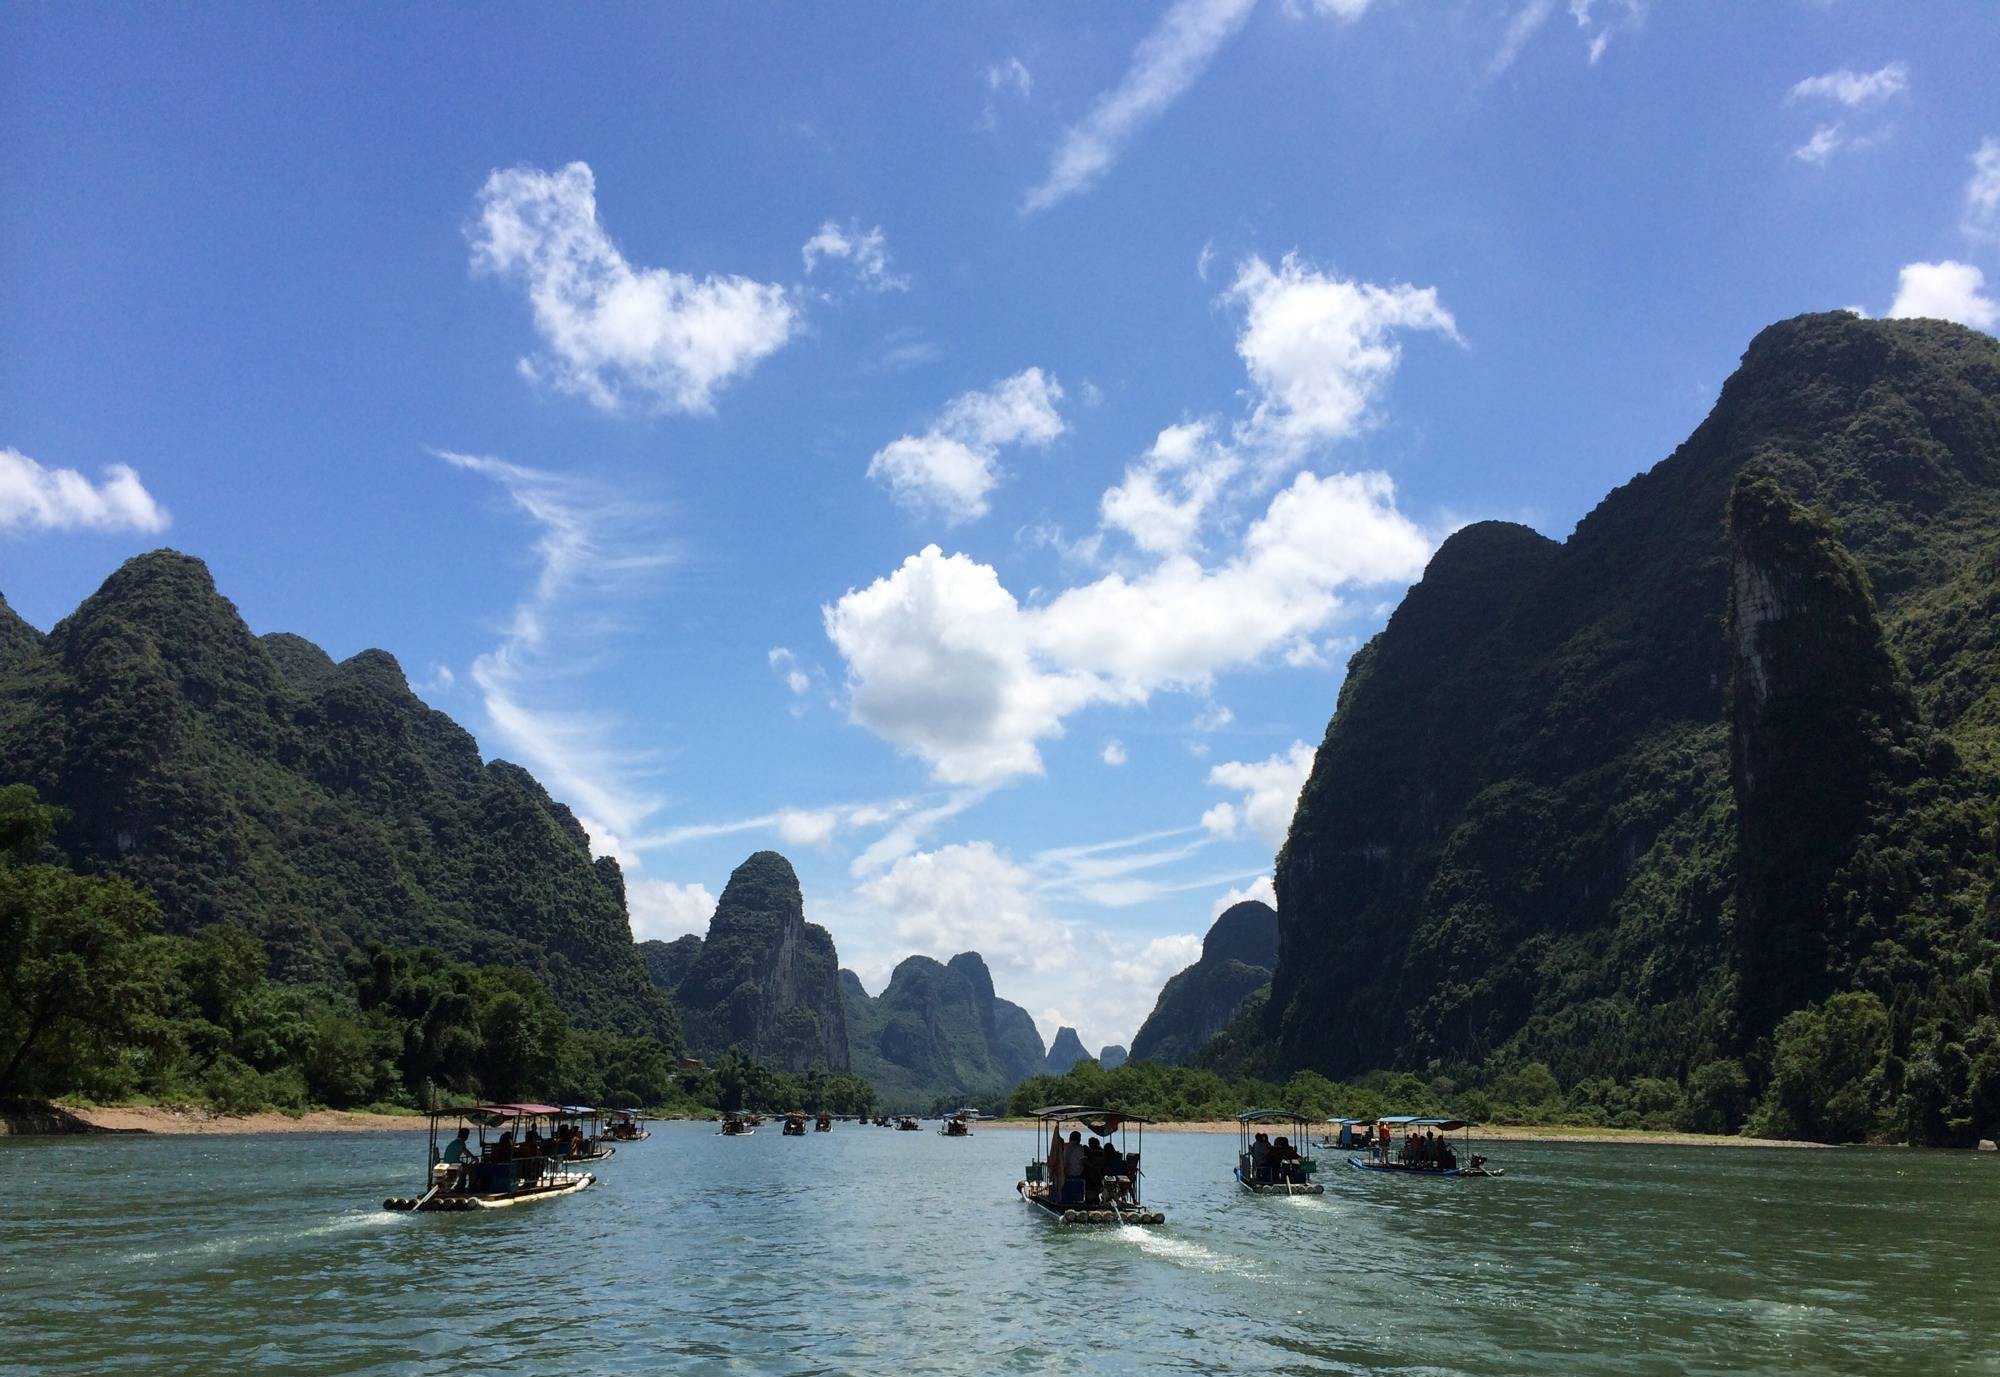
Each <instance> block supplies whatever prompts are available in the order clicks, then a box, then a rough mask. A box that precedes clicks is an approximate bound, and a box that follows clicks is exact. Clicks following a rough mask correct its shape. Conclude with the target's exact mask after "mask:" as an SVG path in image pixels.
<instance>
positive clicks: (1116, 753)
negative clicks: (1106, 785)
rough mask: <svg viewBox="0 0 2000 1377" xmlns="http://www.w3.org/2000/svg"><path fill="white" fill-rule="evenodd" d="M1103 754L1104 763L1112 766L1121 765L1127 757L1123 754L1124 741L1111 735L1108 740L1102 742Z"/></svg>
mask: <svg viewBox="0 0 2000 1377" xmlns="http://www.w3.org/2000/svg"><path fill="white" fill-rule="evenodd" d="M1103 756H1104V763H1105V764H1106V765H1111V766H1114V767H1115V766H1119V765H1123V764H1124V763H1125V761H1126V760H1127V759H1128V757H1127V756H1126V754H1125V743H1124V742H1122V741H1120V740H1119V739H1118V738H1117V737H1115V736H1114V737H1112V738H1111V739H1110V740H1109V741H1107V742H1105V743H1104V751H1103Z"/></svg>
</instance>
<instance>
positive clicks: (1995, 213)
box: [1958, 138, 2000, 243]
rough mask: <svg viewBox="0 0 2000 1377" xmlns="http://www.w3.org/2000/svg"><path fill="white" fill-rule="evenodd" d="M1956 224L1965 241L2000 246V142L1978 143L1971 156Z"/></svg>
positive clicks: (1994, 139)
mask: <svg viewBox="0 0 2000 1377" xmlns="http://www.w3.org/2000/svg"><path fill="white" fill-rule="evenodd" d="M1958 224H1959V228H1960V229H1961V230H1963V231H1964V232H1965V234H1966V236H1967V237H1968V238H1972V239H1982V240H1988V241H1992V242H1996V243H2000V138H1988V139H1982V140H1980V143H1979V147H1978V148H1977V149H1976V150H1974V152H1973V154H1972V176H1971V177H1970V178H1969V179H1967V181H1966V183H1965V207H1964V210H1963V212H1962V213H1961V215H1960V216H1959V222H1958Z"/></svg>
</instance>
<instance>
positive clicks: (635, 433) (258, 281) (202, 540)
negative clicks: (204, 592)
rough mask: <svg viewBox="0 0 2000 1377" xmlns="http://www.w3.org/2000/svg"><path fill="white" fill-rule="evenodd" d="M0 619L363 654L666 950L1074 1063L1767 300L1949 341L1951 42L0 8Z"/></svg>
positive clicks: (1644, 19) (1395, 12) (1811, 17)
mask: <svg viewBox="0 0 2000 1377" xmlns="http://www.w3.org/2000/svg"><path fill="white" fill-rule="evenodd" d="M0 25H4V27H5V30H6V32H7V35H8V37H7V41H6V42H5V43H4V44H0V592H4V594H5V595H6V597H7V598H8V600H9V601H10V602H11V603H12V605H13V606H14V607H15V608H16V610H17V611H19V612H20V613H21V614H22V615H23V616H25V617H27V618H28V619H29V620H30V621H31V622H33V623H34V624H35V625H37V626H39V627H41V628H43V629H44V630H46V629H48V628H49V627H50V626H52V625H53V624H54V623H55V622H56V621H57V620H59V619H60V618H61V617H62V616H64V615H65V614H66V613H68V612H69V611H70V610H71V609H72V608H74V607H75V605H76V604H77V603H78V602H79V601H80V600H81V599H83V598H84V597H86V596H87V595H88V594H89V593H90V592H91V591H92V590H93V589H95V588H96V587H97V585H98V584H99V583H100V582H102V580H103V579H104V578H105V577H106V576H107V575H108V574H109V573H110V572H111V571H112V570H113V569H115V568H116V567H117V565H118V564H119V563H120V562H121V561H122V560H124V559H126V558H128V557H130V556H132V555H134V554H137V553H139V552H142V551H145V550H148V549H153V548H158V547H160V546H171V547H173V548H176V549H180V550H184V551H187V552H189V553H191V554H195V555H198V556H200V557H201V558H203V559H204V560H206V561H207V563H208V565H209V567H210V569H211V570H212V571H213V573H214V576H215V579H216V582H217V584H218V586H219V587H220V589H221V591H222V592H223V593H224V594H225V595H226V596H228V597H229V598H231V599H232V600H233V601H234V602H235V604H236V605H237V607H238V608H239V609H240V610H241V612H242V614H243V616H244V617H245V619H246V620H247V621H248V622H249V624H250V626H251V627H252V629H253V630H255V631H257V632H259V633H263V632H270V631H280V630H283V631H291V632H296V633H299V634H301V635H304V636H307V637H309V638H310V639H312V640H314V641H316V642H318V643H319V644H320V645H322V646H324V647H326V648H327V650H328V651H330V652H331V653H332V654H334V655H335V656H336V657H345V656H348V655H352V654H354V653H356V652H358V651H360V650H363V649H366V648H369V647H380V648H383V649H386V650H388V651H390V652H391V653H393V654H394V655H395V656H396V657H397V658H398V660H399V661H400V662H401V663H402V665H403V667H404V669H405V671H406V672H407V673H408V675H409V678H410V680H411V683H412V686H413V687H414V688H415V689H416V691H417V692H418V693H420V694H421V695H422V696H423V697H424V698H425V699H426V700H427V701H429V702H430V703H431V704H433V705H434V706H436V707H437V708H439V709H441V710H442V711H444V712H447V713H449V714H451V715H452V716H453V717H454V718H456V719H457V720H458V721H459V722H461V723H463V724H464V725H465V726H466V727H468V728H469V729H470V730H472V731H473V732H474V733H475V734H476V735H477V737H478V738H479V742H480V745H481V748H482V750H483V751H484V752H485V753H486V754H487V755H488V756H489V757H500V758H506V759H510V760H515V761H518V762H520V763H522V764H524V765H526V766H528V767H529V768H530V769H531V770H533V771H534V772H535V773H536V774H537V775H538V777H540V778H541V780H542V781H543V782H544V783H545V784H546V785H547V786H548V787H549V789H550V790H551V792H552V793H553V794H555V795H556V796H557V797H558V798H560V799H562V800H564V801H565V802H567V803H569V804H570V805H571V806H572V807H573V808H574V810H575V811H576V812H577V813H578V815H579V816H580V817H581V818H583V819H584V821H585V826H586V827H587V829H588V830H589V832H590V834H591V836H592V839H593V844H594V845H595V846H596V847H597V848H598V850H599V851H600V852H604V853H609V854H614V855H616V856H617V857H618V858H619V859H620V861H621V862H622V863H623V864H624V866H625V869H626V873H627V877H628V885H629V891H630V895H631V901H632V915H633V927H634V930H635V933H636V934H637V935H638V936H639V937H641V938H646V937H671V936H675V935H677V934H679V933H682V932H689V931H701V930H703V929H704V928H705V926H706V923H707V919H708V916H709V914H710V912H711V911H712V909H713V906H714V900H715V896H716V895H717V894H719V893H720V892H721V890H722V887H723V885H724V883H725V882H726V880H727V878H728V875H729V872H730V871H731V869H732V868H733V867H734V866H735V865H737V864H738V863H739V862H740V861H741V860H742V859H743V858H744V857H745V856H747V855H748V854H750V853H751V852H752V851H755V850H759V849H763V848H775V849H778V850H781V851H783V852H784V853H785V854H786V855H787V856H788V857H790V858H791V860H792V862H793V863H794V865H795V866H796V867H797V869H798V872H799V875H800V879H801V881H802V883H803V885H804V888H805V895H806V910H807V917H808V918H809V919H811V920H813V921H816V922H820V923H823V924H825V925H826V926H827V927H828V928H830V929H831V931H832V933H833V935H834V939H835V941H836V944H837V945H838V948H839V951H840V954H841V958H842V962H843V964H845V965H847V966H849V967H851V968H853V969H854V970H856V971H857V972H858V973H859V974H860V975H861V976H862V978H863V980H864V982H865V983H866V984H867V986H868V987H869V988H870V989H871V990H874V991H877V992H879V991H880V990H881V988H882V987H883V985H884V983H885V982H886V979H887V976H888V973H889V971H890V970H891V969H892V968H893V967H894V965H895V963H896V962H897V961H899V960H900V959H902V958H903V957H904V956H907V955H909V954H911V953H913V952H921V953H925V954H928V955H931V956H934V957H938V958H940V959H943V958H946V957H949V956H951V955H952V954H954V953H956V952H958V951H962V950H978V951H980V952H982V953H983V954H984V955H985V957H986V958H987V961H988V963H989V964H990V965H991V966H992V968H993V971H994V976H995V981H996V984H997V986H998V988H999V991H1000V993H1001V994H1002V995H1004V996H1006V997H1008V998H1011V999H1014V1000H1015V1001H1016V1002H1018V1003H1020V1004H1022V1005H1023V1006H1025V1007H1026V1008H1027V1009H1028V1010H1029V1012H1030V1013H1032V1014H1033V1015H1034V1016H1035V1018H1036V1021H1037V1022H1038V1024H1039V1025H1040V1027H1041V1029H1042V1033H1043V1036H1044V1037H1045V1038H1050V1037H1053V1035H1054V1033H1055V1031H1056V1029H1057V1027H1058V1026H1060V1025H1062V1024H1072V1025H1074V1026H1076V1027H1077V1028H1078V1029H1079V1030H1080V1031H1081V1033H1082V1036H1083V1039H1084V1042H1085V1043H1086V1045H1087V1046H1089V1047H1091V1048H1093V1049H1095V1048H1097V1047H1098V1046H1100V1045H1103V1044H1106V1043H1114V1042H1116V1043H1127V1042H1129V1041H1130V1039H1131V1036H1132V1034H1133V1033H1134V1032H1135V1031H1136V1029H1137V1027H1138V1025H1139V1023H1140V1022H1141V1021H1142V1020H1143V1019H1144V1017H1145V1015H1146V1013H1147V1011H1148V1010H1149V1009H1150V1008H1151V1006H1152V1002H1153V999H1154V996H1155V995H1156V993H1157V991H1158V989H1159V986H1160V984H1161V983H1162V981H1163V980H1164V979H1165V978H1166V977H1168V976H1169V975H1171V974H1172V973H1173V972H1174V971H1176V970H1178V969H1180V968H1181V967H1182V966H1184V965H1186V964H1187V963H1188V962H1190V961H1191V960H1193V959H1194V957H1195V956H1196V955H1197V954H1198V952H1199V945H1200V937H1201V934H1202V933H1203V932H1204V931H1205V930H1206V928H1207V926H1208V924H1209V922H1210V921H1211V920H1212V918H1213V916H1214V915H1215V914H1216V913H1217V912H1219V911H1220V909H1221V908H1222V907H1223V906H1224V905H1226V904H1227V903H1229V902H1232V901H1233V900H1234V899H1236V898H1240V897H1243V896H1245V895H1261V896H1263V897H1267V898H1268V897H1270V878H1269V877H1270V874H1271V865H1272V857H1273V855H1274V852H1275V850H1276V848H1277V846H1278V844H1279V843H1280V842H1281V841H1282V839H1283V834H1284V831H1285V828H1286V825H1287V823H1288V822H1289V819H1290V815H1291V811H1292V807H1293V804H1294V802H1295V801H1296V798H1297V793H1298V789H1299V786H1300V784H1301V783H1302V782H1303V780H1304V778H1305V776H1306V773H1307V772H1308V771H1309V770H1310V768H1311V763H1312V755H1313V749H1314V747H1315V746H1316V744H1317V743H1318V742H1319V741H1320V740H1321V738H1322V737H1323V735H1324V733H1325V731H1326V728H1327V722H1328V719H1329V717H1330V715H1331V713H1332V711H1333V707H1334V701H1335V697H1336V695H1337V693H1338V691H1339V686H1340V682H1341V678H1342V675H1343V673H1344V669H1345V665H1346V662H1347V659H1348V657H1349V656H1350V655H1351V654H1352V653H1353V652H1354V651H1355V650H1356V649H1357V648H1358V647H1359V646H1360V645H1361V644H1362V643H1363V642H1365V641H1366V640H1367V638H1368V637H1369V636H1371V635H1372V634H1374V633H1375V632H1376V631H1378V630H1379V629H1380V628H1381V627H1382V625H1383V623H1384V622H1385V620H1386V619H1387V617H1388V615H1389V613H1390V612H1391V611H1392V610H1393V608H1394V606H1395V604H1396V602H1397V600H1398V599H1399V598H1400V596H1401V594H1402V592H1403V591H1404V590H1405V589H1406V588H1407V587H1408V586H1409V585H1410V584H1411V583H1412V582H1413V581H1414V580H1415V579H1416V578H1417V577H1419V576H1420V574H1421V572H1422V570H1423V567H1424V564H1425V562H1426V560H1427V559H1428V557H1429V555H1430V554H1431V552H1432V551H1434V550H1435V549H1436V547H1437V545H1438V543H1439V542H1440V541H1442V540H1443V539H1444V538H1445V537H1446V536H1448V535H1449V534H1450V532H1451V531H1452V530H1454V529H1456V528H1457V527H1459V526H1461V525H1463V524H1465V523H1467V522H1469V521H1474V520H1482V519H1503V520H1511V521H1519V522H1524V523H1526V524H1528V525H1531V526H1533V527H1535V528H1536V529H1537V530H1540V531H1542V532H1544V533H1546V534H1548V535H1550V536H1553V537H1556V538H1562V537H1564V536H1566V535H1567V534H1568V533H1569V531H1570V530H1571V529H1572V528H1573V527H1574V525H1575V523H1576V521H1577V520H1578V519H1579V518H1580V517H1582V516H1583V515H1584V514H1586V513H1587V512H1588V511H1589V510H1590V509H1591V508H1592V507H1593V506H1594V505H1595V504H1596V503H1597V502H1598V500H1599V499H1600V498H1601V497H1602V496H1603V495H1604V493H1605V492H1606V491H1607V490H1609V489H1610V488H1611V487H1613V486H1615V485H1617V484H1618V483H1621V482H1623V481H1625V480H1626V479H1628V478H1629V477H1631V476H1632V475H1633V474H1634V473H1637V472H1639V471H1642V470H1644V469H1646V468H1648V467H1650V466H1651V465H1652V464H1654V463H1655V462H1657V461H1658V460H1660V459H1661V458H1663V457H1665V456H1666V455H1667V454H1668V453H1670V452H1671V451H1672V449H1673V448H1674V446H1675V445H1677V444H1678V443H1679V442H1680V441H1681V440H1683V439H1684V438H1686V436H1687V435H1688V433H1689V432H1690V431H1691V430H1692V429H1693V428H1694V427H1695V426H1696V425H1697V424H1698V423H1699V422H1700V420H1701V419H1702V417H1703V416H1704V415H1705V414H1706V412H1707V410H1708V409H1709V407H1710V406H1711V405H1712V404H1713V402H1714V399H1715V396H1716V393H1717V390H1718V389H1719V387H1720V385H1721V383H1722V382H1723V380H1724V379H1725V378H1726V377H1727V376H1728V374H1729V372H1730V371H1731V369H1732V368H1733V367H1734V366H1735V363H1736V360H1737V359H1738V358H1739V356H1740V355H1741V353H1742V351H1743V350H1744V348H1745V347H1746V346H1747V344H1748V343H1749V341H1750V339H1751V338H1752V336H1753V335H1755V334H1756V332H1757V331H1758V330H1759V329H1761V328H1762V327H1764V326H1765V325H1768V324H1770V323H1771V322H1773V321H1776V320H1780V319H1783V318H1785V317H1788V316H1791V315H1795V314H1798V313H1800V312H1803V311H1811V310H1830V309H1843V308H1845V309H1853V310H1857V311H1861V312H1865V313H1867V314H1871V315H1890V314H1895V315H1942V316H1946V317H1949V318H1952V319H1956V320H1960V321H1962V322H1964V323H1966V324H1969V325H1973V326H1975V327H1978V328H1982V329H1986V330H1989V331H1991V330H1993V329H1994V328H1995V326H1996V323H2000V79H1996V78H2000V9H1996V8H1994V7H1990V6H1983V5H1971V4H1964V5H1944V4H1940V5H1934V6H1908V7H1906V6H1900V5H1884V4H1874V5H1871V4H1862V3H1857V0H1771V2H1770V3H1766V4H1758V5H1734V6H1714V5H1692V4H1686V3H1670V2H1669V0H1658V2H1657V3H1647V2H1646V0H1563V2H1562V3H1557V0H1492V2H1490V3H1488V2H1485V0H1288V2H1285V0H1178V3H1172V4H1168V5H1162V6H1141V5H1121V6H1074V5H1061V4H1040V5H1021V6H1004V5H996V4H979V5H971V6H951V7H945V6H909V7H903V8H900V9H899V8H894V7H890V6H863V7H854V6H810V7H808V6H798V5H782V6H781V5H770V4H746V5H733V6H719V7H693V6H652V7H642V6H593V7H560V8H555V9H551V8H548V7H530V6H516V5H497V6H483V7H479V8H478V9H477V10H474V9H472V8H469V7H445V6H410V7H389V6H375V7H324V8H310V7H299V6H251V5H243V4H232V5H211V6H198V7H165V6H138V5H101V6H73V5H22V4H17V3H5V4H4V5H0Z"/></svg>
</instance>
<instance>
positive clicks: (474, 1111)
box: [431, 1104, 563, 1124]
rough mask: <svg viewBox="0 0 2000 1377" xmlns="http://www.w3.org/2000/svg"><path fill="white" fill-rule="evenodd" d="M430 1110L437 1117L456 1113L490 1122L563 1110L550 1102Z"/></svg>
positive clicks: (460, 1115)
mask: <svg viewBox="0 0 2000 1377" xmlns="http://www.w3.org/2000/svg"><path fill="white" fill-rule="evenodd" d="M431 1112H432V1114H433V1115H435V1116H436V1117H438V1118H443V1117H445V1116H446V1115H450V1114H456V1115H457V1116H458V1117H459V1118H461V1119H471V1120H473V1121H474V1122H476V1123H482V1124H492V1123H500V1122H502V1121H504V1120H508V1119H532V1118H536V1117H538V1116H540V1115H543V1114H560V1113H562V1112H563V1111H562V1110H560V1109H558V1108H557V1107H556V1106H554V1105H552V1104H469V1105H465V1106H463V1107H461V1108H458V1109H436V1110H432V1111H431Z"/></svg>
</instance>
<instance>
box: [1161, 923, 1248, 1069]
mask: <svg viewBox="0 0 2000 1377" xmlns="http://www.w3.org/2000/svg"><path fill="white" fill-rule="evenodd" d="M1277 961H1278V915H1277V912H1276V910H1274V909H1273V908H1272V907H1271V906H1270V905H1269V904H1267V903H1264V902H1263V901H1262V900H1258V899H1246V900H1245V901H1244V902H1242V903H1240V904H1233V905H1231V906H1230V907H1229V908H1228V909H1227V910H1225V911H1224V912H1223V913H1222V914H1221V915H1220V916H1218V917H1217V918H1216V920H1215V922H1214V924H1213V925H1211V926H1210V928H1209V930H1208V936H1207V937H1205V938H1203V939H1202V944H1201V959H1200V960H1199V961H1196V962H1195V963H1194V964H1193V965H1192V966H1189V967H1188V968H1187V969H1186V970H1184V971H1182V972H1181V973H1180V974H1179V975H1176V976H1174V977H1173V978H1172V979H1171V980H1169V981H1167V983H1166V986H1165V987H1164V988H1163V989H1161V991H1160V997H1159V998H1158V999H1157V1000H1156V1001H1154V1004H1153V1012H1152V1013H1151V1014H1149V1015H1147V1017H1146V1022H1145V1023H1144V1024H1143V1025H1141V1027H1140V1029H1139V1032H1138V1035H1137V1036H1136V1037H1134V1038H1133V1039H1132V1060H1134V1061H1156V1062H1161V1063H1164V1064H1167V1065H1178V1064H1180V1063H1183V1062H1187V1061H1190V1060H1192V1059H1193V1058H1194V1055H1195V1054H1196V1053H1197V1052H1199V1051H1201V1049H1202V1048H1203V1047H1205V1046H1207V1045H1208V1041H1209V1039H1211V1038H1213V1037H1214V1036H1215V1035H1216V1034H1217V1033H1219V1032H1221V1031H1222V1029H1223V1027H1224V1026H1225V1025H1226V1024H1228V1022H1229V1020H1230V1019H1232V1018H1234V1017H1235V1016H1236V1013H1237V1010H1239V1009H1240V1008H1242V1007H1243V1002H1244V1001H1245V1000H1246V999H1249V998H1250V997H1251V996H1252V995H1254V994H1256V993H1257V992H1258V991H1260V990H1262V989H1264V988H1265V987H1266V986H1268V985H1269V984H1270V983H1271V971H1272V968H1273V967H1275V966H1276V965H1277Z"/></svg>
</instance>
